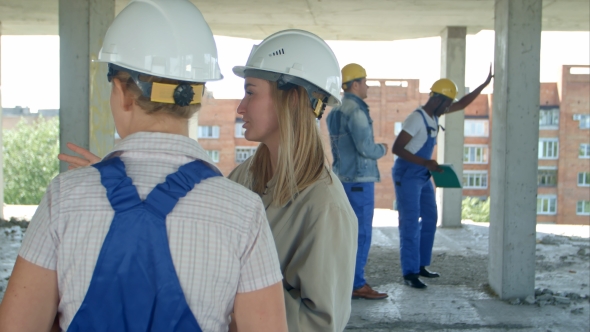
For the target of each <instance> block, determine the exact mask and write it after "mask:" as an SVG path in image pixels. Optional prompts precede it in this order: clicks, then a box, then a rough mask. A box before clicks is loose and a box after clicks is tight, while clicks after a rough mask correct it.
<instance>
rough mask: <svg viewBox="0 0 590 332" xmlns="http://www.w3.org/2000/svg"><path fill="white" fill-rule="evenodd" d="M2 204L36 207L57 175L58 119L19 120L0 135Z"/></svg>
mask: <svg viewBox="0 0 590 332" xmlns="http://www.w3.org/2000/svg"><path fill="white" fill-rule="evenodd" d="M2 141H3V149H2V150H3V151H2V152H3V156H4V202H5V203H6V204H33V205H34V204H39V202H40V201H41V198H42V197H43V194H44V193H45V189H46V188H47V186H48V185H49V182H50V181H51V179H53V178H54V177H55V176H56V175H57V174H58V173H59V160H58V159H57V154H58V153H59V120H58V118H53V119H48V120H45V119H43V118H42V117H39V119H38V120H37V121H35V122H34V123H32V124H29V123H27V122H26V121H25V120H24V119H21V120H20V121H19V123H18V124H17V126H16V128H15V129H13V130H8V131H4V132H3V140H2Z"/></svg>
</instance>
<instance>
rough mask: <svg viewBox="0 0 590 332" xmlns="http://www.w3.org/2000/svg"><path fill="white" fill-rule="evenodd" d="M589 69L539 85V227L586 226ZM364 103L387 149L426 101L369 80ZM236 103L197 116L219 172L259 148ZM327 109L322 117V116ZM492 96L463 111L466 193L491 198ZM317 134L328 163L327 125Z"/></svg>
mask: <svg viewBox="0 0 590 332" xmlns="http://www.w3.org/2000/svg"><path fill="white" fill-rule="evenodd" d="M589 69H590V67H589V66H563V67H562V75H561V80H560V81H559V82H556V83H542V84H541V91H540V92H541V98H540V105H541V107H540V110H539V112H540V114H539V126H540V127H539V129H540V132H539V170H538V179H539V180H538V181H539V190H538V199H537V222H543V223H558V224H586V225H588V224H590V75H589V73H588V70H589ZM368 83H369V84H370V85H371V88H370V89H369V93H368V98H367V100H366V101H367V103H368V104H369V107H370V110H371V117H372V118H373V126H374V132H375V141H376V142H384V143H387V144H388V146H389V148H390V149H391V146H392V144H393V141H394V140H395V138H396V135H397V134H399V131H400V130H401V125H402V122H403V121H404V119H405V118H406V117H407V116H408V115H409V114H410V113H411V112H412V111H414V110H415V109H416V107H418V106H419V105H421V104H423V103H425V102H426V100H427V99H428V94H427V93H420V92H419V90H418V87H419V81H418V80H416V79H397V80H393V79H387V80H384V79H371V80H370V81H369V82H368ZM239 102H240V101H239V100H216V99H209V100H208V102H207V103H206V104H205V105H204V106H203V108H202V109H201V111H200V112H199V115H198V116H199V128H198V137H199V142H200V143H201V145H202V146H203V147H204V148H205V149H206V150H208V151H209V153H210V156H211V157H212V158H213V159H214V160H215V161H216V162H217V164H218V166H219V168H220V169H221V171H222V172H223V174H225V175H228V174H229V173H230V172H231V170H232V169H233V168H234V167H236V166H237V165H238V164H239V163H241V162H242V161H244V160H245V159H247V158H248V157H249V156H250V155H251V154H253V153H254V151H255V149H256V146H257V145H258V144H257V143H253V142H248V141H247V140H246V139H244V137H243V132H242V128H241V126H242V123H241V120H240V119H239V118H240V117H239V116H238V115H237V114H236V109H237V107H238V104H239ZM328 112H329V111H327V112H326V114H325V115H324V119H325V118H326V116H327V114H328ZM491 123H492V96H491V95H480V96H479V97H478V98H477V99H476V100H475V101H474V102H473V103H472V104H471V105H469V107H467V109H466V110H465V143H464V166H463V169H464V172H463V173H464V174H463V195H464V196H475V197H480V198H486V197H488V196H489V194H490V188H489V184H490V174H491V167H490V164H491V162H492V160H491V147H490V144H491V133H492V130H491ZM320 131H321V134H322V137H323V139H324V145H325V149H326V153H327V155H328V158H329V159H331V152H330V146H329V138H328V130H327V128H326V122H325V120H322V121H321V122H320ZM393 162H394V157H393V155H392V154H391V151H388V152H387V155H386V156H385V157H383V158H381V159H380V160H379V163H378V164H379V171H380V172H381V182H380V183H377V184H376V185H375V206H376V207H377V208H387V209H391V208H392V207H393V202H394V201H395V193H394V190H393V184H392V180H391V168H392V166H393Z"/></svg>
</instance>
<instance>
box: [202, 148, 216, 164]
mask: <svg viewBox="0 0 590 332" xmlns="http://www.w3.org/2000/svg"><path fill="white" fill-rule="evenodd" d="M205 151H207V155H208V156H209V158H211V160H213V162H214V163H218V162H219V151H217V150H205Z"/></svg>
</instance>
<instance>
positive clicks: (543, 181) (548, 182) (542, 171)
mask: <svg viewBox="0 0 590 332" xmlns="http://www.w3.org/2000/svg"><path fill="white" fill-rule="evenodd" d="M537 185H538V186H539V187H555V186H557V169H555V168H539V171H538V172H537Z"/></svg>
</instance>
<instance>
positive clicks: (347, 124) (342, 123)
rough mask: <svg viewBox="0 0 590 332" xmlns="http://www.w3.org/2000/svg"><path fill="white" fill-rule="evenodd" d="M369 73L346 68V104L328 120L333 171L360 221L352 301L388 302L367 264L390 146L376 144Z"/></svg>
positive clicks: (350, 66) (351, 65)
mask: <svg viewBox="0 0 590 332" xmlns="http://www.w3.org/2000/svg"><path fill="white" fill-rule="evenodd" d="M366 77H367V73H366V71H365V69H364V68H363V67H361V66H360V65H357V64H355V63H351V64H348V65H346V66H344V68H342V82H344V83H343V84H342V89H343V90H344V98H343V99H342V105H341V106H340V107H336V108H334V109H333V110H332V111H331V112H330V114H329V115H328V118H327V124H328V130H329V131H330V143H331V145H332V156H333V157H334V163H333V171H334V173H336V175H338V177H339V178H340V181H341V182H342V185H343V186H344V190H345V191H346V196H348V200H349V202H350V205H351V206H352V208H353V210H354V212H355V214H356V216H357V218H358V223H359V224H358V225H359V227H358V250H357V255H356V267H355V275H354V285H353V290H352V298H353V299H357V298H365V299H384V298H386V297H387V294H385V293H379V292H377V291H375V290H373V289H372V288H371V287H370V286H369V285H368V284H367V282H366V280H365V278H364V275H365V264H366V263H367V257H368V256H369V249H370V247H371V234H372V227H373V211H374V209H375V182H378V181H379V180H380V177H379V169H378V168H377V159H379V158H381V157H383V156H384V155H385V154H386V153H387V145H386V144H384V143H380V144H375V140H374V137H373V120H371V117H370V116H369V106H368V105H367V104H366V103H365V102H364V101H363V99H365V98H367V90H368V88H369V87H368V86H367V79H366Z"/></svg>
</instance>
